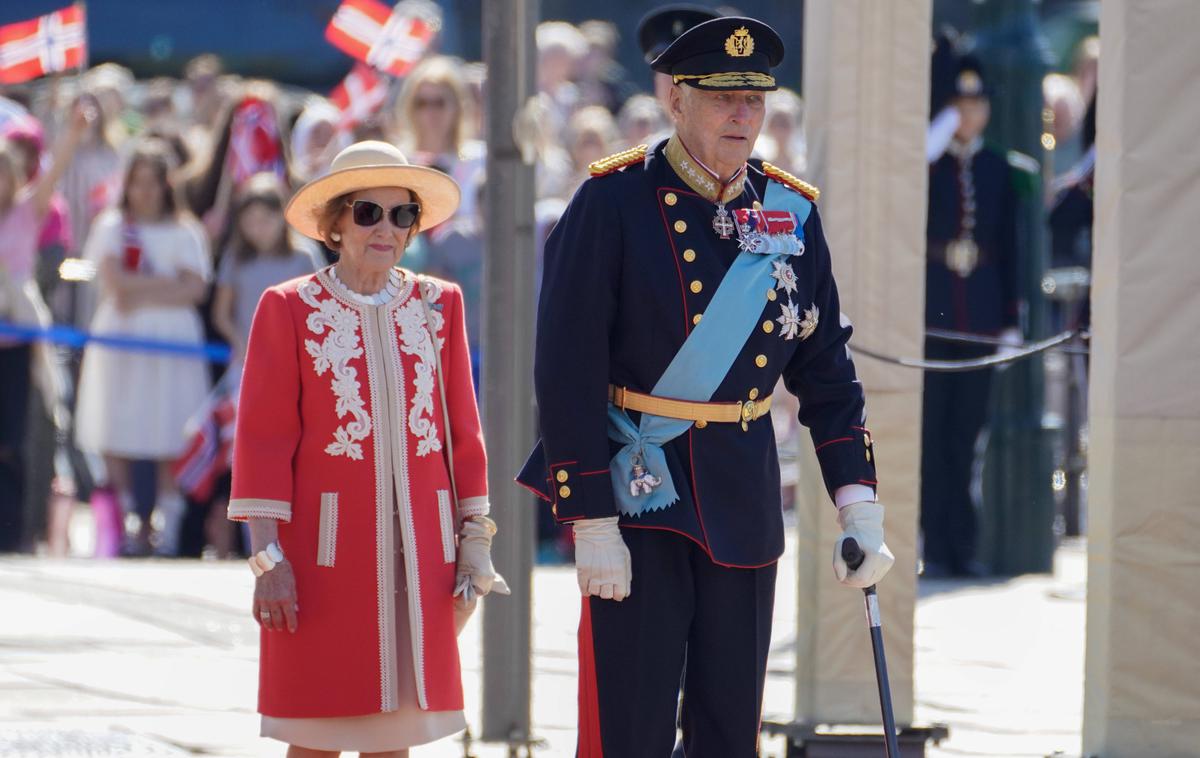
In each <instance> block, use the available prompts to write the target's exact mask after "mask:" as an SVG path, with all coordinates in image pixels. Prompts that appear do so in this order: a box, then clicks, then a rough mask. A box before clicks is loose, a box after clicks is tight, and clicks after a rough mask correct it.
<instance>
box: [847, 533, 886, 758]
mask: <svg viewBox="0 0 1200 758" xmlns="http://www.w3.org/2000/svg"><path fill="white" fill-rule="evenodd" d="M866 557H867V556H866V554H865V553H863V551H862V548H861V547H859V546H858V542H857V541H855V540H854V538H853V537H851V538H849V539H847V540H845V541H844V542H842V560H844V561H845V562H846V566H847V568H849V569H850V570H851V571H857V570H858V567H859V566H861V565H862V563H863V560H865V559H866ZM863 596H864V597H865V598H866V602H867V623H868V624H870V625H871V652H873V653H874V654H875V681H876V682H877V683H878V684H879V710H880V712H882V714H883V741H884V745H885V746H886V747H887V758H900V746H899V744H897V742H896V716H895V715H894V714H893V713H892V686H891V685H890V684H889V683H888V673H887V659H886V658H884V655H883V626H882V622H881V620H880V616H879V595H878V594H877V593H876V592H875V585H873V584H872V585H871V586H870V587H867V588H866V589H865V590H863Z"/></svg>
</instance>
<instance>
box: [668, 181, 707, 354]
mask: <svg viewBox="0 0 1200 758" xmlns="http://www.w3.org/2000/svg"><path fill="white" fill-rule="evenodd" d="M664 190H666V191H670V192H676V194H684V195H695V196H696V197H700V196H699V195H696V194H695V193H694V192H683V191H681V190H680V191H677V190H675V189H673V188H672V189H668V188H666V187H659V189H658V214H659V215H660V216H662V222H663V228H664V229H666V231H667V243H668V244H670V245H671V259H672V260H674V261H675V271H677V272H678V273H679V298H680V303H681V304H682V305H683V333H684V335H685V336H686V335H687V334H689V331H688V330H689V329H691V319H690V318H689V316H688V310H687V290H686V289H685V288H684V286H683V267H682V266H680V265H679V251H678V250H676V249H675V238H674V237H672V236H671V225H670V224H668V223H667V209H666V208H664V207H663V191H664Z"/></svg>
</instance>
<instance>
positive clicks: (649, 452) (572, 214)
mask: <svg viewBox="0 0 1200 758" xmlns="http://www.w3.org/2000/svg"><path fill="white" fill-rule="evenodd" d="M782 57H783V44H782V41H781V40H780V38H779V36H778V35H777V34H776V33H775V31H774V30H773V29H771V28H770V27H769V26H767V25H766V24H763V23H761V22H759V21H755V20H753V19H749V18H738V17H726V18H719V19H715V20H712V21H708V22H705V23H701V24H699V25H697V26H695V27H693V28H691V29H689V30H688V31H686V32H685V33H684V34H682V35H681V36H680V37H679V38H678V39H676V40H675V41H674V42H673V43H672V44H671V45H670V46H669V47H668V48H667V49H666V50H664V51H663V52H662V53H661V54H660V55H659V56H658V57H657V58H656V59H655V60H654V62H653V67H654V69H655V70H656V71H658V72H661V73H664V74H667V75H669V76H670V77H671V80H672V89H671V91H670V107H671V108H670V112H671V116H672V118H673V120H674V122H675V124H676V132H675V134H674V135H672V136H671V138H670V139H667V140H664V141H663V142H661V143H660V144H658V145H656V146H654V148H653V149H649V148H647V147H646V146H641V147H637V148H634V149H631V150H628V151H625V152H624V153H620V154H617V155H615V156H612V157H610V158H608V159H605V160H603V161H599V162H598V163H596V164H594V165H593V167H592V178H590V179H589V180H588V181H586V182H584V184H583V185H582V186H581V187H580V189H579V191H578V192H577V193H576V194H575V197H574V198H573V199H572V200H571V203H570V205H569V207H568V208H567V211H566V213H565V214H564V216H563V218H562V220H561V221H560V222H559V224H558V226H557V227H556V228H555V229H554V231H553V233H552V234H551V236H550V239H549V241H548V243H547V246H546V256H545V273H544V279H543V284H542V290H541V299H540V302H539V305H538V325H537V342H536V357H535V361H536V362H535V367H534V380H535V384H536V395H537V400H538V406H539V412H540V418H541V434H542V440H541V442H540V443H539V445H538V447H537V448H536V449H535V451H534V453H533V455H532V456H531V457H530V459H529V461H528V463H527V464H526V466H525V468H524V469H523V471H522V472H521V474H520V476H519V477H518V480H519V481H520V482H521V483H522V484H524V485H525V486H526V487H528V488H529V489H531V490H533V491H534V492H536V493H537V494H538V495H540V496H541V497H542V498H544V499H545V500H547V501H549V502H550V503H551V505H552V508H553V512H554V514H555V516H556V518H557V519H558V520H559V521H560V522H561V523H564V524H571V526H572V528H573V530H574V536H575V546H576V548H575V563H576V574H577V578H578V583H579V588H580V591H581V593H582V594H583V604H582V613H581V618H580V625H579V741H578V755H579V756H584V757H585V758H600V756H610V757H612V756H620V758H640V757H642V756H645V757H647V758H665V757H666V756H668V755H670V754H671V751H672V747H673V746H674V744H675V739H676V712H677V708H679V692H680V685H681V679H682V689H683V701H682V707H681V708H680V711H681V720H682V726H683V745H684V748H685V750H686V755H688V756H689V758H707V757H713V758H717V757H719V758H739V757H740V756H752V755H755V754H756V750H757V741H758V729H759V721H760V712H761V707H762V697H763V681H764V677H765V673H766V665H767V652H768V648H769V644H770V634H771V619H772V607H773V604H774V591H775V573H776V562H777V561H778V559H779V557H780V555H781V553H782V552H783V546H784V528H783V519H782V513H781V507H780V482H779V461H778V457H777V454H776V449H775V437H774V434H773V431H772V429H771V422H770V417H769V415H768V410H769V409H770V407H771V392H772V390H773V389H774V388H775V386H776V384H777V383H778V381H779V379H780V378H781V377H782V378H783V382H784V384H785V386H786V387H787V389H788V391H790V392H792V393H794V394H796V395H797V396H799V398H800V400H801V408H800V414H799V416H800V420H801V421H802V422H803V423H804V424H805V425H807V426H808V427H809V428H810V430H811V432H812V436H813V440H814V442H815V444H816V451H817V457H818V459H819V461H820V464H821V469H822V473H823V476H824V482H825V485H826V488H827V490H828V492H829V495H830V498H831V499H832V500H833V502H834V504H835V505H836V506H837V519H838V521H839V523H840V525H841V527H842V529H843V535H842V537H841V538H840V539H839V540H838V541H837V544H836V545H835V546H834V573H835V576H836V577H837V578H838V579H839V580H840V581H842V582H844V583H845V584H847V585H850V586H856V587H863V586H868V585H870V584H873V583H875V582H877V581H878V580H879V579H880V578H881V577H882V576H883V575H884V573H886V571H887V570H888V568H890V566H891V564H892V562H893V558H892V556H891V554H890V552H889V551H888V549H887V546H886V545H885V544H884V535H883V506H882V505H881V504H879V503H878V502H876V497H875V485H876V482H875V462H874V452H873V447H872V441H871V435H870V432H869V431H867V428H866V424H865V413H864V402H863V392H862V386H861V385H860V384H859V382H858V380H857V378H856V376H855V371H854V364H853V363H852V361H851V359H850V353H849V351H848V350H847V342H848V340H849V339H850V331H851V330H850V325H849V322H848V321H847V320H846V319H845V317H844V316H842V315H841V314H840V307H839V304H838V295H837V288H836V286H835V284H834V281H833V276H832V270H831V262H830V253H829V249H828V248H827V247H826V244H825V236H824V233H823V232H822V229H821V220H820V216H819V215H818V213H817V210H816V207H815V205H814V201H815V200H816V197H817V192H816V190H815V189H814V188H813V187H811V186H809V185H807V184H804V183H803V182H801V181H799V180H798V179H796V178H795V177H793V176H791V175H790V174H787V173H785V172H783V171H780V170H779V169H777V168H775V167H773V166H770V165H769V164H764V163H761V162H759V161H757V160H750V158H749V156H750V151H751V148H752V146H753V145H754V140H755V138H756V137H757V136H758V132H759V129H760V128H761V127H762V122H763V116H764V102H763V100H764V93H765V92H766V91H768V90H772V89H774V88H775V79H774V77H773V76H772V75H771V68H772V67H774V66H776V65H778V63H779V62H780V60H781V59H782ZM847 538H853V539H854V540H856V541H857V542H858V544H859V545H860V546H861V547H862V548H863V550H864V551H865V552H866V560H865V561H864V562H863V564H862V565H861V566H860V567H859V568H858V569H857V570H854V571H851V570H850V569H849V567H848V566H847V565H846V564H845V563H844V562H843V561H842V560H841V558H840V552H839V548H840V545H841V542H842V540H844V539H847ZM685 660H686V666H685Z"/></svg>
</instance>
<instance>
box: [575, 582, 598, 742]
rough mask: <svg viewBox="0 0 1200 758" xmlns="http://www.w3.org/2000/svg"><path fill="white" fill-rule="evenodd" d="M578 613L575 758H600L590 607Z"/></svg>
mask: <svg viewBox="0 0 1200 758" xmlns="http://www.w3.org/2000/svg"><path fill="white" fill-rule="evenodd" d="M582 600H583V603H582V605H581V607H580V611H579V727H578V728H579V737H578V744H577V745H576V750H577V753H576V758H604V743H603V742H602V741H601V739H600V696H599V693H598V692H597V687H596V646H595V641H594V640H593V639H592V604H591V602H590V600H589V599H588V598H587V597H584V598H582Z"/></svg>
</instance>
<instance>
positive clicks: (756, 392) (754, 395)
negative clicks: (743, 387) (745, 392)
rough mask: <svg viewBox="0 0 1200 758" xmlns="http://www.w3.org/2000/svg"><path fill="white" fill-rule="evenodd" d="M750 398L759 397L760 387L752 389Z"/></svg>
mask: <svg viewBox="0 0 1200 758" xmlns="http://www.w3.org/2000/svg"><path fill="white" fill-rule="evenodd" d="M750 399H751V400H757V399H758V387H755V388H754V389H752V390H750Z"/></svg>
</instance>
